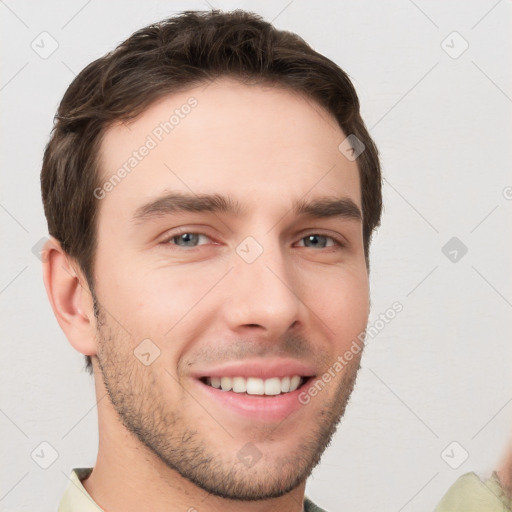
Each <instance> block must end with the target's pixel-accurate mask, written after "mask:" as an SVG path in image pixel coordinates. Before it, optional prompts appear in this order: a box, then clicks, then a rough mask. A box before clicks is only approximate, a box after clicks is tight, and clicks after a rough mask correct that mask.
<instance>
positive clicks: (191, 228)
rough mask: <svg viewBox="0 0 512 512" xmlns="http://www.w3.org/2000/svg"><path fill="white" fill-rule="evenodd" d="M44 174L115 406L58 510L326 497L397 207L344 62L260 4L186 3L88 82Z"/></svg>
mask: <svg viewBox="0 0 512 512" xmlns="http://www.w3.org/2000/svg"><path fill="white" fill-rule="evenodd" d="M41 181H42V192H43V202H44V206H45V213H46V216H47V219H48V225H49V232H50V234H51V235H52V238H51V239H50V240H49V242H48V243H47V245H46V247H45V257H44V258H43V260H44V282H45V286H46V289H47V292H48V296H49V300H50V302H51V305H52V308H53V311H54V313H55V315H56V318H57V320H58V322H59V324H60V326H61V328H62V329H63V331H64V332H65V334H66V336H67V338H68V340H69V342H70V343H71V345H72V346H73V347H74V348H75V349H76V350H78V351H79V352H80V353H82V354H84V355H85V356H86V360H87V368H88V369H90V371H91V370H92V371H93V372H94V378H95V386H96V396H97V401H98V420H99V451H98V455H97V460H96V464H95V466H94V468H74V470H73V472H72V482H71V484H70V485H69V487H68V489H67V490H66V493H65V495H64V497H63V498H62V501H61V504H60V508H59V511H61V512H69V511H80V512H87V511H89V510H90V511H93V510H95V511H97V510H105V511H109V512H119V511H123V512H130V511H140V510H151V511H152V512H159V511H164V510H165V511H171V510H172V511H178V510H179V511H181V510H183V511H186V510H188V511H194V510H197V511H203V510H209V511H218V510H222V511H225V512H229V511H241V510H243V511H251V512H256V511H278V510H279V511H289V512H299V511H302V510H305V511H314V510H321V509H320V508H318V507H316V506H315V505H314V504H313V503H312V502H311V501H310V500H309V499H307V498H305V496H304V493H305V485H306V479H307V477H308V476H309V475H310V473H311V471H312V469H313V468H314V467H315V466H316V465H317V464H318V462H319V460H320V457H321V455H322V453H323V451H324V450H325V448H326V447H327V445H328V444H329V442H330V440H331V438H332V436H333V434H334V432H335V430H336V427H337V424H338V423H339V420H340V418H341V417H342V415H343V413H344V411H345V407H346V405H347V402H348V399H349V396H350V394H351V391H352V388H353V385H354V381H355V378H356V374H357V371H358V368H359V364H360V358H361V345H362V342H363V340H364V331H365V327H366V324H367V321H368V312H369V287H368V272H369V247H370V240H371V236H372V233H373V230H374V229H375V227H377V226H378V225H379V222H380V216H381V209H382V197H381V175H380V167H379V160H378V155H377V150H376V148H375V145H374V143H373V141H372V139H371V138H370V136H369V134H368V132H367V130H366V128H365V126H364V123H363V121H362V120H361V117H360V113H359V102H358V99H357V95H356V93H355V90H354V88H353V86H352V84H351V82H350V80H349V79H348V77H347V75H346V74H345V73H344V72H343V71H342V70H341V69H340V68H339V67H338V66H336V65H335V64H334V63H333V62H331V61H330V60H329V59H327V58H326V57H324V56H322V55H320V54H318V53H317V52H315V51H314V50H313V49H311V48H310V47H309V46H308V45H307V44H306V43H305V42H304V41H303V40H302V39H301V38H299V37H298V36H296V35H295V34H292V33H290V32H285V31H278V30H276V29H275V28H273V27H272V26H271V25H270V24H269V23H267V22H265V21H263V20H262V19H261V18H260V17H259V16H257V15H254V14H250V13H246V12H243V11H234V12H231V13H221V12H219V11H212V12H194V11H187V12H185V13H182V14H180V15H179V16H176V17H173V18H170V19H167V20H164V21H162V22H161V23H158V24H155V25H152V26H149V27H146V28H144V29H142V30H140V31H138V32H136V33H135V34H133V35H132V36H131V37H130V38H129V39H127V40H126V41H124V42H123V43H122V44H121V45H120V46H119V47H118V48H116V49H115V50H114V51H113V52H110V53H108V54H107V55H105V56H104V57H102V58H100V59H98V60H97V61H95V62H93V63H91V64H90V65H89V66H87V67H86V68H85V69H84V70H83V71H82V72H81V73H80V74H79V75H78V76H77V77H76V79H75V80H74V81H73V83H72V84H71V85H70V87H69V88H68V90H67V91H66V93H65V95H64V98H63V100H62V102H61V104H60V106H59V109H58V114H57V116H56V124H55V127H54V130H53V132H52V136H51V139H50V142H49V143H48V146H47V148H46V150H45V155H44V161H43V168H42V175H41Z"/></svg>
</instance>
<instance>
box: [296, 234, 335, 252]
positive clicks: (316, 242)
mask: <svg viewBox="0 0 512 512" xmlns="http://www.w3.org/2000/svg"><path fill="white" fill-rule="evenodd" d="M303 240H304V241H306V243H305V244H304V245H305V247H308V248H311V247H316V248H320V249H325V248H326V247H333V246H340V247H342V246H343V244H342V243H341V242H339V241H338V240H336V239H335V238H333V237H332V236H327V235H320V234H317V233H313V234H311V235H308V236H305V237H303V238H301V241H303ZM328 240H331V241H332V242H333V243H332V244H330V245H327V241H328Z"/></svg>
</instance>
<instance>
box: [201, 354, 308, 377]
mask: <svg viewBox="0 0 512 512" xmlns="http://www.w3.org/2000/svg"><path fill="white" fill-rule="evenodd" d="M294 375H299V376H300V377H312V376H314V375H315V370H314V368H313V367H312V366H311V365H310V364H308V363H305V362H301V361H297V360H295V359H261V358H259V359H246V360H244V361H231V362H227V363H223V364H222V365H218V366H212V367H206V368H202V369H201V370H196V371H194V372H193V373H192V376H193V377H195V378H196V379H200V378H204V377H244V378H249V377H256V378H260V379H270V378H272V377H279V378H283V377H292V376H294Z"/></svg>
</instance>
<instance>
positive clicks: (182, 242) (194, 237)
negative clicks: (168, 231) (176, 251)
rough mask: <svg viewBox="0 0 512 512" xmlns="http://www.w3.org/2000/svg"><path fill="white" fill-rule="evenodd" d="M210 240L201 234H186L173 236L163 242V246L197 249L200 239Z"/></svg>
mask: <svg viewBox="0 0 512 512" xmlns="http://www.w3.org/2000/svg"><path fill="white" fill-rule="evenodd" d="M201 238H202V239H207V240H210V237H208V236H206V235H204V234H202V233H193V232H188V231H187V232H186V233H180V234H177V235H173V236H171V237H169V238H167V239H165V240H164V241H163V243H164V244H169V245H177V246H178V247H197V246H198V245H203V244H199V240H200V239H201Z"/></svg>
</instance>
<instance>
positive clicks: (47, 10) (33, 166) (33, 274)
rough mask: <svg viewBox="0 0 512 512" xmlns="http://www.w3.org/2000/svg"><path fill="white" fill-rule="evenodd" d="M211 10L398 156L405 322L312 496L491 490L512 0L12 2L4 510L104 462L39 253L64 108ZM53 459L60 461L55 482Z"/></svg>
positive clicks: (415, 500) (0, 88) (4, 81)
mask: <svg viewBox="0 0 512 512" xmlns="http://www.w3.org/2000/svg"><path fill="white" fill-rule="evenodd" d="M209 5H212V6H214V7H218V8H221V9H225V10H229V9H233V8H236V7H240V8H246V9H248V10H253V11H256V12H259V13H261V14H262V15H264V16H265V17H266V19H268V20H269V21H270V20H273V21H274V23H275V25H276V26H277V27H278V28H282V29H288V30H292V31H296V32H298V33H299V34H300V35H301V36H302V37H304V38H305V39H306V41H308V42H309V43H310V44H311V45H312V46H313V47H314V48H315V49H317V50H318V51H320V52H322V53H324V54H325V55H327V56H328V57H330V58H331V59H332V60H334V61H335V62H337V63H338V64H339V65H340V66H341V67H342V68H343V69H345V70H346V71H347V72H348V73H349V74H350V76H351V78H352V79H353V81H354V84H355V86H356V88H357V90H358V93H359V95H360V99H361V103H362V110H363V115H364V118H365V120H366V122H367V124H368V126H369V128H370V130H371V134H372V135H373V137H374V138H375V140H376V142H377V145H378V146H379V148H380V151H381V154H382V163H383V170H384V175H385V184H384V200H385V212H384V217H383V221H382V227H381V228H380V229H379V231H378V234H377V235H376V237H375V240H374V243H373V247H372V271H371V288H372V314H371V321H375V319H377V318H378V316H379V314H380V313H383V312H384V311H386V310H387V309H388V308H389V307H390V306H391V304H392V303H393V302H394V301H400V303H401V304H403V308H404V309H403V311H402V312H401V313H400V314H399V315H397V316H396V318H395V319H394V320H393V321H392V322H390V323H389V324H387V325H386V326H385V328H384V329H381V330H380V332H379V334H378V335H377V336H376V337H374V338H372V339H370V340H369V343H368V346H367V349H366V352H365V355H364V357H363V368H362V370H361V372H360V375H359V380H358V383H357V386H356V390H355V392H354V395H353V398H352V401H351V403H350V406H349V408H348V410H347V413H346V416H345V419H344V420H343V421H342V425H341V426H340V428H339V430H338V433H337V435H336V437H335V440H334V442H333V443H332V446H331V447H330V448H329V449H328V451H327V452H326V453H325V455H324V457H323V459H322V462H321V464H320V465H319V467H318V468H317V469H316V470H315V471H314V474H313V476H312V478H311V479H310V480H309V481H308V486H307V494H308V495H309V496H310V497H311V498H312V499H313V500H314V501H316V502H317V503H318V504H319V505H321V506H322V507H324V508H326V509H327V510H329V511H335V512H336V511H342V510H361V511H363V510H365V511H366V510H368V511H370V510H378V511H381V510H385V511H397V512H398V511H401V510H404V511H408V510H410V511H413V510H414V511H422V510H425V511H427V510H432V509H433V507H434V505H435V504H436V503H437V502H438V501H439V499H440V497H441V496H442V494H443V493H444V492H445V491H446V489H447V488H448V487H449V485H450V484H451V483H453V481H454V480H455V479H456V478H457V477H458V476H459V475H461V474H463V473H466V472H468V471H476V472H478V473H479V474H480V475H482V476H486V475H489V473H490V471H491V470H492V469H493V467H495V465H496V464H497V462H498V461H499V459H500V457H501V456H502V454H503V453H504V452H505V450H506V447H507V445H508V443H509V440H510V436H509V432H510V427H511V426H512V405H511V403H510V402H511V401H512V383H511V378H510V376H509V373H510V371H509V366H510V361H511V357H510V356H511V352H512V349H511V344H510V341H511V340H510V313H511V308H512V279H511V275H512V273H511V271H510V262H511V261H512V257H511V256H512V237H511V236H510V235H511V232H510V229H509V227H510V225H511V217H512V200H511V198H512V188H511V187H512V175H511V172H510V168H509V165H510V161H511V151H512V150H511V147H512V145H511V143H510V141H511V140H512V124H511V122H510V119H511V118H510V116H511V111H512V100H511V97H512V80H511V78H512V77H511V66H510V55H512V51H511V40H512V36H511V30H510V20H511V11H512V3H511V1H510V0H501V1H496V0H489V1H487V0H485V1H484V0H482V1H471V2H454V1H436V2H426V1H420V0H417V1H416V2H413V1H407V0H400V1H399V0H392V1H388V2H378V1H377V0H374V1H360V2H346V1H345V2H336V3H335V2H326V1H317V2H308V1H303V0H294V1H291V2H289V1H287V0H285V1H278V2H277V1H276V2H254V1H251V2H243V1H238V2H227V1H220V0H219V1H216V2H215V3H213V0H212V3H211V4H210V2H168V1H167V2H157V1H146V2H135V1H123V2H121V1H111V2H108V3H107V2H100V1H99V0H89V1H66V2H64V1H61V2H58V1H55V0H52V1H46V2H35V1H32V2H15V1H14V0H5V1H0V34H1V43H2V44H1V50H0V51H1V59H0V62H1V63H2V66H1V74H0V103H1V112H2V118H1V124H2V139H1V155H2V164H1V180H2V182H1V188H0V224H1V233H2V266H1V271H0V307H1V315H2V316H1V325H2V352H1V354H2V357H1V358H0V364H1V368H0V371H1V379H2V385H1V387H0V432H1V433H2V435H1V437H0V460H1V461H2V465H1V468H0V509H1V510H6V511H9V510H10V511H13V510H16V511H18V512H22V511H29V510H30V511H34V510H56V506H57V503H58V501H59V499H60V496H61V494H62V492H63V491H64V489H65V487H66V486H67V484H68V476H69V472H70V469H71V468H72V467H78V466H92V465H93V464H94V462H95V458H96V452H97V441H98V435H97V414H96V404H95V395H94V387H93V378H92V377H91V376H89V375H88V374H86V373H85V372H84V371H83V369H82V368H83V356H82V355H80V354H78V353H77V352H75V351H74V350H73V348H72V347H71V346H70V345H69V343H68V342H67V340H66V338H65V336H64V335H63V333H62V332H61V331H60V329H59V327H58V325H57V322H56V321H55V319H54V317H53V313H52V311H51V308H50V306H49V303H48V301H47V298H46V293H45V290H44V287H43V283H42V277H41V264H40V261H39V260H38V258H37V257H36V256H35V255H34V254H33V252H32V248H33V247H34V245H36V244H37V242H38V241H39V240H40V239H41V238H42V237H44V236H45V235H47V228H46V222H45V219H44V215H43V209H42V205H41V200H40V190H39V171H40V165H41V158H42V152H43V149H44V145H45V144H46V142H47V140H48V136H49V132H50V129H51V127H52V119H53V115H54V113H55V111H56V108H57V105H58V102H59V101H60V99H61V97H62V95H63V93H64V91H65V89H66V88H67V86H68V85H69V83H70V81H71V80H72V79H73V77H74V75H75V74H76V73H78V72H79V71H80V70H81V69H82V68H83V67H84V66H85V65H86V64H88V63H89V62H90V61H92V60H93V59H95V58H97V57H99V56H101V55H103V54H104V53H105V52H107V51H109V50H111V49H113V48H114V47H115V46H116V45H117V44H118V43H119V42H121V41H122V40H123V39H125V38H126V37H127V36H128V35H130V34H131V33H132V32H133V31H135V30H136V29H138V28H140V27H142V26H144V25H146V24H148V23H150V22H153V21H157V20H159V19H161V18H163V17H166V16H168V15H170V14H172V13H173V12H174V11H178V10H182V9H207V8H209ZM44 31H46V32H47V33H48V34H50V35H49V36H48V35H45V34H43V35H40V34H41V32H44ZM453 32H457V34H453ZM53 40H55V41H56V43H57V44H58V48H57V49H56V50H55V51H54V52H53V53H52V54H51V55H45V54H44V52H49V51H50V50H51V49H52V44H53V45H54V44H55V43H54V42H53ZM443 41H444V42H443ZM466 45H469V46H468V48H467V49H466V50H465V51H464V52H463V53H461V52H462V50H464V48H465V46H466ZM33 46H34V47H36V48H37V51H36V50H35V49H34V48H33ZM41 54H42V55H41ZM42 57H47V58H42ZM452 237H456V238H457V240H455V241H454V242H453V241H452V244H455V245H453V246H451V245H449V246H448V247H447V248H446V249H445V250H444V252H443V247H445V245H446V244H447V243H448V241H449V240H450V239H452ZM461 244H464V246H465V247H467V253H466V254H465V255H463V256H462V252H463V251H462V249H463V247H462V245H461ZM454 250H455V251H456V252H455V253H454V252H453V251H454ZM445 253H446V254H445ZM455 256H456V257H457V259H456V261H452V260H453V259H454V258H455ZM42 442H47V443H49V444H50V445H51V446H52V447H53V449H54V450H56V452H57V453H58V458H57V459H56V460H55V461H54V462H53V463H52V464H51V465H50V466H49V467H48V469H42V468H41V467H40V465H39V464H45V463H46V464H47V463H49V462H51V460H52V459H51V453H52V451H51V449H50V448H49V447H48V446H47V445H43V446H42V447H41V446H40V443H42ZM453 442H455V443H456V444H451V443H453ZM447 447H448V448H447ZM34 450H35V451H36V452H35V453H39V454H41V450H42V453H44V456H40V457H39V459H38V458H37V457H36V456H34V459H33V458H32V457H31V454H32V453H33V452H34ZM466 452H467V456H468V458H467V460H464V459H465V457H466ZM35 460H37V462H38V463H39V464H38V463H36V461H35Z"/></svg>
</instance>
